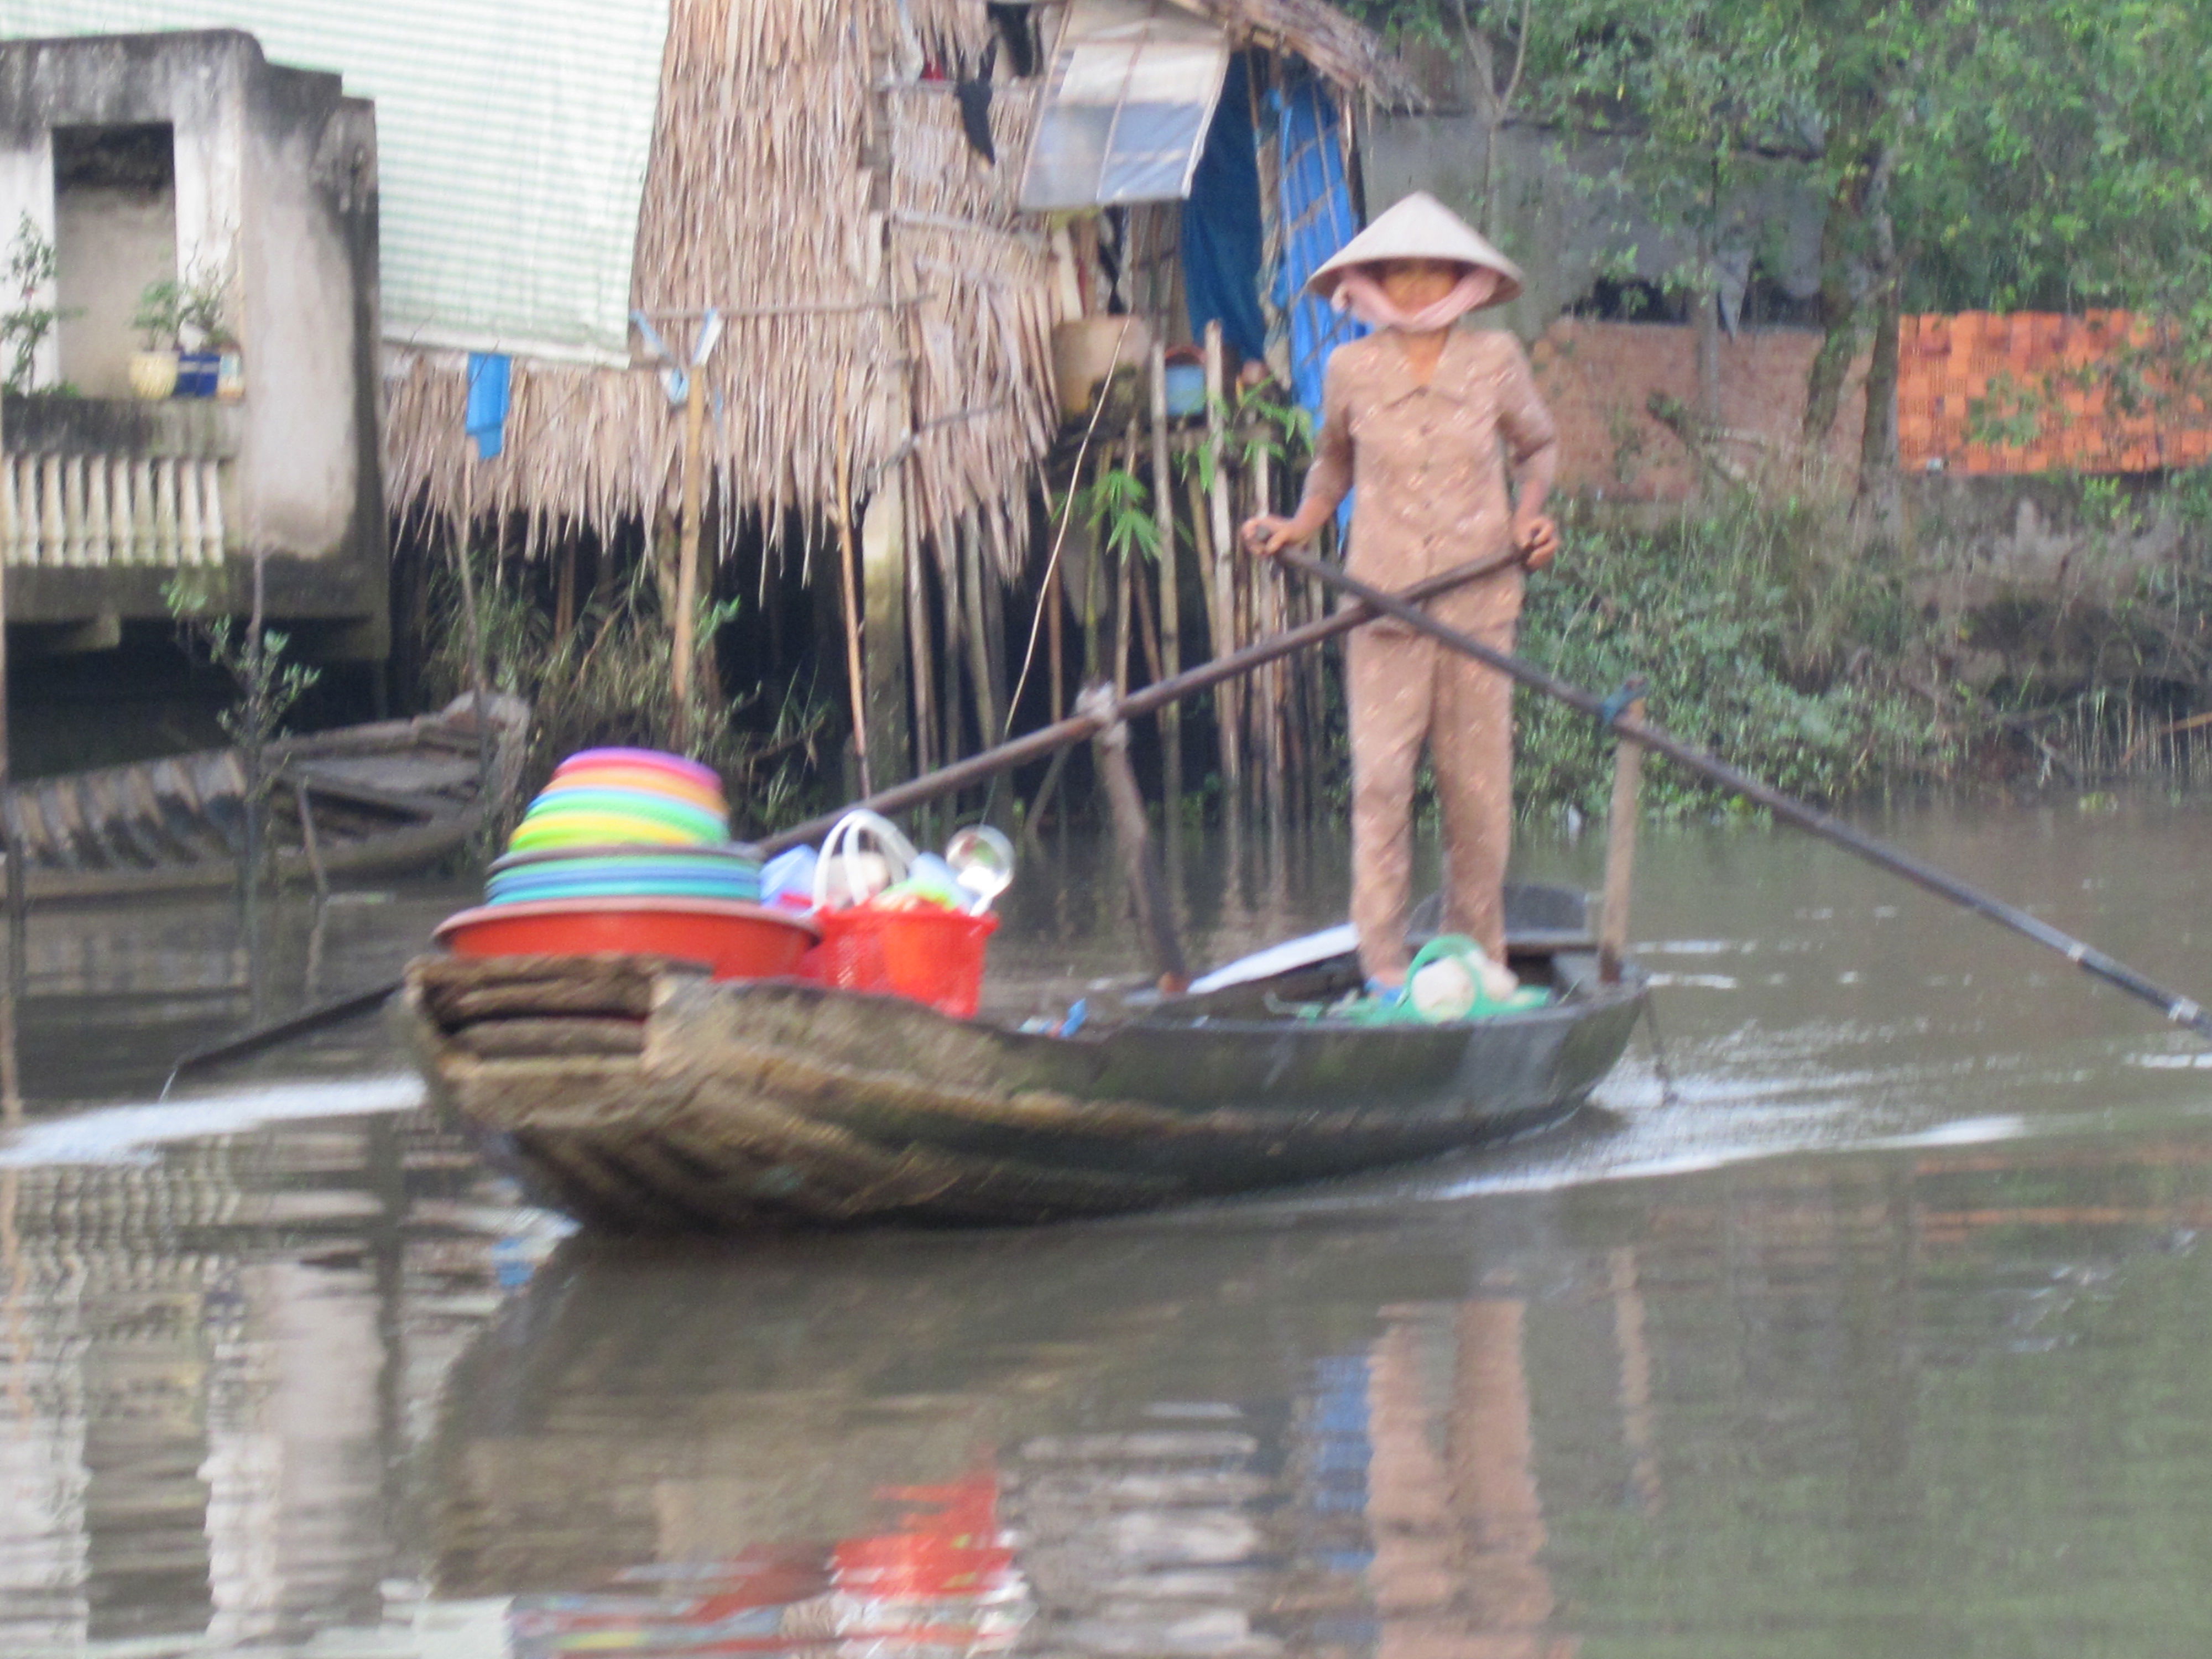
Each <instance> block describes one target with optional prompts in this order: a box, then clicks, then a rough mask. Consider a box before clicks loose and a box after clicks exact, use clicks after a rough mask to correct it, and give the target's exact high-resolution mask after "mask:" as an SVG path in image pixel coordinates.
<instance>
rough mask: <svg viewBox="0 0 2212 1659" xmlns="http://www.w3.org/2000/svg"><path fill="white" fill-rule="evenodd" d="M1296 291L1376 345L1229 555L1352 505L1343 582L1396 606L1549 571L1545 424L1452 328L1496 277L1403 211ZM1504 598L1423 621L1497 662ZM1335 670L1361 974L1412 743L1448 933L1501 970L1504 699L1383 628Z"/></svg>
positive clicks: (1331, 389) (1333, 370) (1505, 286)
mask: <svg viewBox="0 0 2212 1659" xmlns="http://www.w3.org/2000/svg"><path fill="white" fill-rule="evenodd" d="M1309 286H1310V287H1311V288H1312V289H1314V291H1315V292H1316V293H1317V294H1319V295H1322V297H1323V298H1324V299H1327V300H1328V301H1331V302H1332V303H1334V305H1335V306H1336V307H1338V308H1339V309H1342V308H1343V307H1346V305H1349V306H1350V307H1351V308H1352V311H1353V312H1354V313H1356V314H1357V315H1358V317H1359V318H1360V319H1362V320H1363V321H1364V322H1367V323H1369V324H1371V325H1374V326H1375V328H1376V330H1377V332H1376V333H1375V334H1372V335H1370V336H1369V337H1367V338H1365V339H1364V340H1359V341H1356V342H1354V343H1352V344H1349V345H1345V346H1340V347H1339V348H1338V349H1337V350H1336V352H1335V354H1334V356H1332V357H1331V358H1330V359H1329V363H1328V376H1327V380H1326V383H1325V385H1324V387H1323V391H1322V431H1321V438H1320V441H1319V443H1318V445H1317V447H1316V448H1317V453H1316V456H1315V459H1314V464H1313V467H1312V470H1311V471H1309V472H1308V473H1307V475H1306V486H1305V495H1304V499H1303V500H1301V501H1300V502H1299V503H1298V510H1297V513H1295V514H1294V515H1293V516H1291V518H1288V519H1282V518H1277V517H1273V516H1271V515H1266V514H1263V515H1261V516H1260V517H1258V518H1255V519H1253V520H1250V521H1249V522H1248V523H1247V524H1246V525H1245V526H1244V529H1243V536H1244V541H1245V544H1246V546H1247V547H1249V549H1250V550H1252V551H1253V552H1255V553H1259V554H1264V555H1267V556H1273V555H1274V554H1277V553H1279V552H1281V551H1282V550H1284V549H1285V548H1288V547H1294V546H1296V545H1297V544H1299V543H1301V542H1304V541H1307V540H1310V538H1312V537H1313V536H1315V535H1316V533H1318V532H1320V530H1321V528H1322V526H1324V525H1326V524H1327V523H1328V520H1329V517H1330V515H1331V514H1332V513H1334V512H1335V511H1336V509H1337V507H1338V505H1339V503H1340V502H1341V501H1343V499H1344V497H1345V495H1346V492H1347V491H1349V490H1352V489H1355V488H1356V489H1357V490H1358V495H1356V497H1355V498H1354V501H1353V507H1352V540H1351V548H1350V551H1349V553H1348V554H1347V555H1346V568H1348V569H1349V570H1350V571H1351V573H1352V574H1353V575H1356V576H1358V577H1359V578H1360V579H1361V580H1365V581H1369V582H1371V583H1373V584H1374V585H1375V586H1377V587H1382V588H1387V589H1389V590H1391V591H1394V592H1395V591H1397V590H1400V589H1402V588H1404V587H1406V586H1408V585H1410V584H1411V583H1413V582H1417V581H1419V580H1421V579H1422V578H1424V577H1426V576H1431V575H1434V574H1437V573H1439V572H1441V571H1443V570H1446V569H1449V568H1451V567H1452V566H1454V565H1457V564H1462V563H1465V562H1468V561H1469V560H1472V559H1482V558H1488V557H1491V556H1494V555H1496V554H1499V553H1503V552H1504V551H1506V550H1508V549H1509V548H1510V549H1516V550H1518V551H1519V552H1520V554H1521V556H1522V560H1521V563H1522V565H1525V566H1526V567H1527V568H1528V569H1531V570H1541V569H1542V568H1544V566H1546V565H1547V564H1549V563H1550V562H1551V561H1552V556H1553V554H1554V553H1555V552H1557V551H1558V550H1559V530H1558V527H1557V526H1555V525H1553V522H1552V520H1550V519H1548V518H1547V517H1545V516H1544V512H1543V507H1544V497H1545V496H1546V495H1547V494H1548V493H1549V491H1550V489H1551V485H1552V475H1553V470H1554V468H1555V466H1556V464H1557V459H1558V439H1557V436H1556V435H1555V433H1554V431H1553V425H1552V417H1551V415H1550V412H1549V411H1548V410H1546V409H1545V407H1544V404H1543V400H1542V398H1541V397H1539V396H1538V395H1537V392H1536V386H1535V381H1534V378H1533V377H1532V376H1531V374H1529V370H1528V359H1527V357H1525V356H1523V355H1522V350H1521V347H1520V343H1518V342H1517V341H1516V340H1515V339H1514V337H1512V336H1511V335H1510V334H1506V333H1502V332H1497V331H1480V332H1476V331H1462V330H1458V329H1455V327H1454V326H1453V325H1454V324H1455V323H1456V322H1457V321H1458V320H1459V319H1461V318H1462V317H1463V316H1465V315H1466V314H1467V313H1469V312H1472V311H1477V310H1480V309H1481V308H1482V307H1485V306H1493V305H1499V304H1503V303H1504V301H1508V300H1510V299H1512V298H1513V297H1514V295H1517V294H1518V293H1520V291H1521V273H1520V271H1519V270H1518V269H1517V268H1516V267H1515V265H1514V264H1513V263H1512V261H1511V260H1510V259H1508V258H1506V257H1505V256H1504V254H1502V253H1500V252H1498V250H1497V249H1496V248H1494V247H1492V246H1491V245H1490V244H1489V243H1488V242H1487V241H1486V240H1483V238H1482V237H1480V235H1478V234H1476V233H1475V232H1474V229H1473V228H1471V227H1470V226H1468V224H1467V223H1466V222H1464V221H1463V220H1462V219H1461V218H1459V216H1457V215H1455V214H1454V213H1453V212H1452V211H1451V210H1449V209H1448V208H1446V207H1445V206H1444V205H1443V204H1442V203H1440V202H1438V201H1437V200H1436V198H1435V197H1431V196H1428V195H1425V194H1421V193H1419V192H1416V193H1415V194H1413V195H1412V196H1408V197H1406V198H1405V200H1403V201H1401V202H1400V203H1399V204H1397V205H1396V206H1395V207H1394V208H1392V209H1391V210H1389V212H1388V213H1385V214H1383V216H1381V217H1380V218H1378V219H1376V222H1374V223H1373V224H1371V225H1370V226H1369V227H1368V228H1366V229H1365V230H1364V231H1363V232H1362V233H1360V234H1359V235H1358V236H1356V237H1354V238H1353V239H1352V240H1351V241H1350V242H1348V243H1346V245H1345V246H1344V248H1343V249H1342V251H1341V252H1339V253H1338V254H1337V255H1336V257H1335V258H1332V259H1331V260H1329V261H1328V264H1324V265H1322V267H1321V269H1320V270H1316V272H1315V273H1314V275H1313V278H1312V281H1311V283H1310V284H1309ZM1509 460H1510V466H1511V483H1512V493H1511V495H1508V493H1507V463H1508V461H1509ZM1521 584H1522V575H1521V568H1520V567H1519V566H1515V567H1510V568H1505V569H1503V570H1500V571H1499V572H1498V573H1497V574H1494V575H1491V576H1486V577H1484V578H1483V579H1481V580H1479V581H1474V582H1470V583H1468V584H1467V585H1466V586H1463V587H1460V588H1456V589H1454V590H1453V591H1452V592H1449V593H1447V594H1445V595H1443V596H1442V597H1440V598H1438V599H1434V600H1431V602H1430V605H1429V609H1430V612H1431V615H1433V616H1435V617H1437V619H1438V620H1439V621H1442V622H1445V623H1449V624H1450V625H1451V626H1453V627H1455V628H1457V629H1463V630H1464V631H1466V632H1468V633H1469V634H1472V635H1474V636H1475V637H1476V638H1477V639H1480V640H1481V641H1484V642H1485V643H1486V644H1490V645H1493V646H1495V647H1498V649H1499V650H1501V651H1510V650H1511V649H1512V648H1513V630H1514V623H1515V622H1516V620H1517V619H1518V617H1519V616H1520V614H1521ZM1345 669H1346V673H1345V679H1346V687H1347V691H1348V696H1349V699H1350V702H1351V718H1352V923H1353V926H1354V927H1356V928H1357V929H1358V934H1359V957H1360V963H1361V965H1362V966H1363V967H1364V969H1365V970H1366V972H1367V975H1368V977H1369V979H1370V981H1372V982H1373V983H1375V984H1376V985H1377V986H1379V987H1385V988H1395V987H1398V986H1400V985H1401V984H1402V983H1403V982H1404V981H1405V976H1406V967H1407V949H1406V913H1407V902H1408V898H1409V889H1410V886H1411V883H1412V876H1413V777H1414V770H1415V768H1416V766H1417V764H1418V763H1419V759H1420V752H1421V744H1422V743H1423V741H1424V740H1426V741H1427V743H1428V744H1429V749H1430V754H1431V760H1432V762H1433V763H1434V768H1435V772H1436V779H1437V794H1438V796H1439V797H1440V798H1441V799H1442V801H1443V827H1444V852H1445V862H1446V872H1447V878H1446V889H1447V894H1448V909H1447V912H1446V921H1445V926H1446V928H1447V929H1448V930H1449V931H1452V932H1457V933H1467V934H1468V935H1470V936H1472V937H1473V938H1474V940H1475V941H1476V943H1478V944H1479V945H1481V946H1482V948H1483V949H1484V951H1486V952H1488V953H1489V955H1490V956H1491V957H1492V960H1494V961H1503V960H1504V954H1505V916H1504V900H1503V889H1504V879H1505V860H1506V854H1507V851H1508V848H1509V847H1510V843H1511V839H1512V829H1513V793H1512V788H1513V782H1512V771H1513V687H1512V683H1511V682H1510V680H1508V679H1507V678H1505V677H1504V675H1502V674H1499V673H1498V672H1497V671H1494V670H1492V669H1489V668H1486V667H1484V666H1482V665H1480V664H1479V663H1476V662H1474V661H1472V660H1470V659H1468V658H1466V657H1463V656H1461V655H1460V654H1459V653H1456V652H1454V651H1452V650H1449V648H1447V647H1443V646H1441V645H1438V644H1437V643H1436V642H1435V641H1431V640H1430V639H1428V638H1426V637H1425V635H1419V634H1416V633H1414V632H1413V630H1411V629H1407V628H1406V627H1404V626H1403V625H1402V624H1401V623H1393V622H1388V621H1383V622H1375V623H1369V624H1367V625H1366V626H1364V627H1363V628H1361V629H1358V631H1357V632H1355V633H1353V634H1352V635H1351V638H1350V640H1349V641H1348V643H1347V644H1346V649H1345Z"/></svg>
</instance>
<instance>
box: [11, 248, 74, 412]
mask: <svg viewBox="0 0 2212 1659" xmlns="http://www.w3.org/2000/svg"><path fill="white" fill-rule="evenodd" d="M54 270H55V263H54V245H53V244H52V242H50V241H48V240H46V237H45V236H44V235H42V234H40V230H39V227H38V225H37V224H36V222H33V219H32V217H31V216H30V215H29V214H25V215H24V216H23V217H22V220H21V222H20V223H19V224H17V226H16V227H15V240H14V241H12V242H10V243H9V245H8V283H9V287H10V288H11V289H14V290H15V305H14V307H11V308H10V309H9V310H7V311H4V312H0V354H4V355H5V356H6V358H7V362H8V372H7V376H6V381H5V385H6V389H7V390H8V391H9V392H15V393H17V394H18V395H20V394H21V393H23V392H29V391H31V390H33V386H32V380H33V376H34V375H35V374H36V373H37V361H36V360H37V358H38V355H39V348H40V346H42V345H44V344H45V343H46V337H47V336H48V335H50V334H52V332H53V331H54V325H56V324H57V323H58V322H60V321H61V319H62V313H61V312H60V311H59V310H58V309H56V308H55V307H52V306H50V305H47V304H45V303H44V302H43V301H42V300H41V297H40V296H41V295H43V294H44V293H45V291H46V289H47V288H48V287H49V286H50V285H51V284H52V282H53V280H54Z"/></svg>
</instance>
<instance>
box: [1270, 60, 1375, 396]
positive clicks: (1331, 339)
mask: <svg viewBox="0 0 2212 1659" xmlns="http://www.w3.org/2000/svg"><path fill="white" fill-rule="evenodd" d="M1273 96H1274V98H1275V99H1276V100H1278V103H1277V122H1276V131H1277V133H1278V135H1279V143H1280V145H1281V155H1282V184H1281V195H1282V202H1281V208H1282V216H1283V261H1282V266H1281V268H1280V270H1279V271H1278V272H1277V273H1276V278H1275V304H1276V307H1277V308H1278V309H1279V310H1280V311H1282V312H1283V313H1285V315H1286V316H1287V317H1288V318H1289V319H1290V335H1291V392H1292V393H1293V394H1294V395H1295V396H1296V397H1297V400H1298V403H1299V404H1300V406H1301V407H1303V408H1304V410H1306V411H1307V412H1308V413H1309V414H1310V415H1311V416H1313V417H1314V420H1315V422H1316V423H1318V422H1320V420H1321V393H1322V375H1323V374H1325V373H1326V372H1327V370H1328V359H1329V354H1330V353H1331V352H1333V351H1334V350H1335V349H1337V347H1339V346H1340V345H1342V344H1344V343H1346V341H1349V340H1357V339H1358V338H1359V337H1361V336H1363V335H1364V334H1365V333H1366V332H1367V329H1366V326H1365V325H1364V324H1362V323H1360V322H1358V321H1357V320H1356V319H1354V318H1353V317H1352V314H1351V313H1349V312H1339V311H1336V310H1334V308H1332V307H1330V305H1329V303H1328V301H1326V300H1321V299H1316V297H1315V296H1314V295H1310V294H1309V293H1307V292H1306V281H1307V279H1308V278H1309V277H1310V276H1312V275H1313V274H1314V272H1315V271H1316V270H1319V269H1320V268H1321V266H1322V263H1323V262H1324V261H1326V260H1327V259H1328V258H1329V257H1330V255H1332V254H1334V252H1336V251H1337V250H1338V249H1340V248H1341V247H1342V246H1344V245H1345V244H1346V242H1348V241H1350V240H1352V238H1353V237H1354V236H1356V235H1358V234H1359V216H1358V215H1357V214H1356V213H1354V212H1353V211H1352V189H1351V186H1350V185H1349V183H1348V182H1347V181H1346V178H1345V174H1344V136H1343V131H1342V125H1341V123H1342V118H1341V116H1340V113H1339V112H1338V110H1337V106H1336V99H1335V97H1334V94H1331V93H1330V92H1329V91H1328V88H1325V87H1324V86H1322V83H1321V82H1320V80H1319V78H1318V77H1316V76H1314V75H1312V74H1310V73H1308V74H1304V75H1301V76H1299V77H1298V78H1297V80H1295V81H1293V82H1291V84H1290V85H1289V86H1288V87H1287V88H1285V89H1284V90H1283V91H1281V92H1279V93H1277V94H1273Z"/></svg>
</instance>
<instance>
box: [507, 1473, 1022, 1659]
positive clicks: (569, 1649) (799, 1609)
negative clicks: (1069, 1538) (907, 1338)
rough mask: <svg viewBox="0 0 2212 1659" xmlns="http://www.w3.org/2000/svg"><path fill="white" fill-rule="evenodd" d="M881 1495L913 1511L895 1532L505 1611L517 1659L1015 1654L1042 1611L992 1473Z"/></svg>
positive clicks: (679, 1566)
mask: <svg viewBox="0 0 2212 1659" xmlns="http://www.w3.org/2000/svg"><path fill="white" fill-rule="evenodd" d="M881 1496H882V1497H883V1498H884V1499H885V1500H886V1501H890V1502H896V1503H897V1504H902V1505H903V1506H907V1508H908V1513H907V1514H906V1516H904V1518H903V1520H902V1523H901V1524H900V1525H899V1526H898V1527H897V1528H896V1529H895V1530H892V1531H890V1532H885V1533H878V1534H872V1535H867V1536H860V1537H853V1538H846V1539H842V1540H840V1541H838V1542H837V1543H836V1544H835V1545H832V1546H829V1547H805V1546H793V1545H786V1546H779V1547H766V1548H756V1549H749V1550H746V1551H744V1552H743V1553H739V1554H737V1555H733V1556H726V1557H723V1558H721V1559H712V1560H704V1561H681V1562H674V1563H667V1564H655V1565H641V1566H633V1567H628V1568H624V1569H623V1570H622V1571H619V1572H617V1573H615V1574H614V1575H613V1576H612V1577H611V1579H610V1580H609V1581H608V1583H605V1585H604V1586H602V1587H600V1588H599V1589H593V1590H590V1591H586V1592H585V1593H583V1594H580V1595H567V1594H553V1595H522V1596H518V1597H516V1598H515V1599H514V1601H513V1603H512V1604H511V1605H510V1606H509V1607H508V1608H507V1617H506V1622H507V1637H508V1638H509V1642H510V1651H511V1652H512V1653H513V1655H514V1656H515V1659H554V1656H557V1655H562V1654H570V1653H591V1654H609V1653H617V1654H619V1653H631V1652H667V1651H671V1650H678V1651H682V1652H684V1653H689V1654H695V1655H696V1654H738V1653H770V1652H781V1651H788V1650H800V1649H805V1650H824V1651H835V1652H854V1651H861V1652H866V1653H882V1654H890V1653H898V1654H910V1655H915V1656H917V1659H920V1656H932V1655H939V1654H942V1655H947V1656H951V1655H959V1654H991V1653H1005V1652H1009V1651H1011V1650H1012V1649H1013V1648H1014V1646H1015V1645H1016V1644H1017V1642H1018V1638H1019V1637H1020V1635H1021V1632H1022V1629H1023V1627H1024V1625H1026V1624H1027V1622H1028V1620H1029V1618H1030V1613H1031V1611H1032V1603H1031V1601H1030V1595H1029V1593H1028V1587H1027V1585H1026V1584H1025V1583H1024V1580H1023V1578H1022V1575H1021V1573H1020V1571H1018V1569H1017V1568H1016V1567H1015V1565H1014V1552H1013V1551H1012V1548H1010V1547H1008V1544H1007V1542H1006V1537H1007V1535H1006V1533H1005V1532H1004V1531H1003V1530H1002V1529H1001V1528H1000V1521H999V1514H998V1487H997V1484H996V1482H995V1481H994V1480H993V1479H992V1477H991V1475H990V1474H988V1473H987V1472H985V1473H980V1474H974V1475H970V1476H969V1477H967V1478H965V1479H963V1480H957V1481H954V1482H952V1483H951V1484H949V1485H947V1486H937V1487H927V1486H924V1487H909V1488H893V1489H890V1490H889V1491H886V1492H884V1493H883V1494H881Z"/></svg>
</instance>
